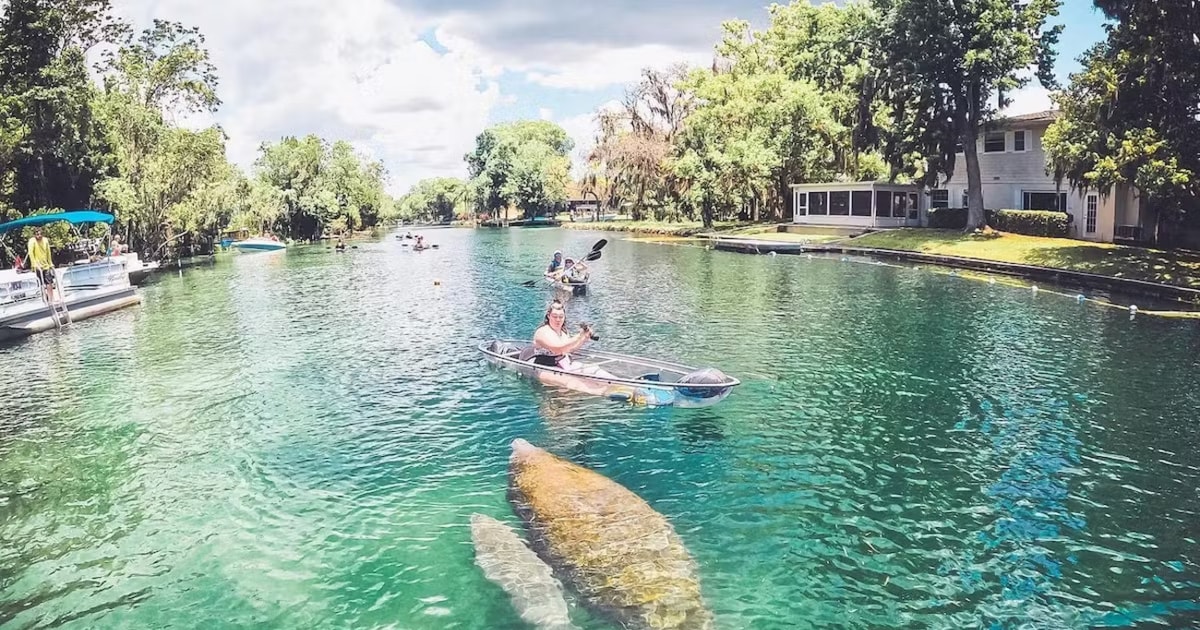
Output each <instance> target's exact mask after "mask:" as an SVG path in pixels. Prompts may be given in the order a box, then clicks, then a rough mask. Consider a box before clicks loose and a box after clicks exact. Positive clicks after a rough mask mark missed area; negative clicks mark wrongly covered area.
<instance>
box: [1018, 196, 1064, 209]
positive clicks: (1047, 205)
mask: <svg viewBox="0 0 1200 630" xmlns="http://www.w3.org/2000/svg"><path fill="white" fill-rule="evenodd" d="M1021 197H1022V199H1023V201H1022V204H1021V205H1022V207H1021V209H1022V210H1050V211H1057V212H1066V211H1067V193H1052V192H1029V191H1023V192H1022V193H1021Z"/></svg>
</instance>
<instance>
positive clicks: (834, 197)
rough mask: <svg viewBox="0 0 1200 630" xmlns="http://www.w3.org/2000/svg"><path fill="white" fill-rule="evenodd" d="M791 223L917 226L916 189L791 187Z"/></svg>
mask: <svg viewBox="0 0 1200 630" xmlns="http://www.w3.org/2000/svg"><path fill="white" fill-rule="evenodd" d="M792 202H793V205H792V207H793V208H794V209H795V213H794V215H793V221H794V222H795V223H807V224H810V225H846V226H856V227H904V226H917V225H920V224H921V212H922V207H921V193H920V190H919V189H918V188H917V187H916V186H909V185H904V184H889V183H887V182H846V183H822V184H793V185H792Z"/></svg>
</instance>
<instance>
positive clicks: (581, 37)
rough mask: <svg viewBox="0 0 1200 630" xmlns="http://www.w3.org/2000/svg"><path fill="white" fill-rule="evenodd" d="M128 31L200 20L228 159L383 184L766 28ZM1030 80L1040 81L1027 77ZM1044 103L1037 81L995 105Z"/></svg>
mask: <svg viewBox="0 0 1200 630" xmlns="http://www.w3.org/2000/svg"><path fill="white" fill-rule="evenodd" d="M113 4H114V9H115V10H116V12H117V13H118V14H120V15H121V16H122V17H124V18H125V19H127V20H128V21H130V22H131V23H132V24H133V26H134V28H136V29H139V30H140V29H142V28H147V27H149V26H150V25H151V23H152V21H153V20H154V19H164V20H173V21H179V22H182V23H184V24H185V25H187V26H197V27H199V28H200V30H201V32H202V33H203V34H204V35H205V37H206V40H207V41H206V43H207V46H208V49H209V52H210V54H211V56H212V61H213V63H214V64H215V65H216V66H217V73H218V76H219V77H220V87H219V90H218V93H219V95H220V97H221V99H222V101H223V104H222V106H221V108H220V109H219V110H218V111H217V112H216V113H215V114H213V115H208V114H204V115H193V116H187V117H181V118H180V119H179V120H178V121H177V122H179V123H180V124H185V125H187V126H192V127H201V126H206V125H209V124H212V123H214V122H216V123H219V124H220V125H221V126H222V127H223V128H224V129H225V132H226V134H228V136H229V142H228V145H227V151H228V155H229V159H230V160H232V161H233V162H234V163H236V164H238V165H239V166H242V167H244V168H250V167H251V166H252V164H253V162H254V159H255V157H256V155H257V152H258V147H259V146H260V144H261V143H263V142H273V141H276V140H278V139H279V138H281V137H283V136H287V135H297V136H299V135H306V134H309V133H315V134H317V135H319V136H321V137H324V138H326V139H329V140H337V139H345V140H349V141H351V142H352V143H353V144H354V145H355V147H356V148H357V149H358V150H359V151H361V152H362V153H364V154H365V155H367V156H369V157H371V158H373V159H379V160H381V161H383V163H384V166H385V167H386V168H387V169H388V172H389V179H390V181H389V186H388V188H389V192H391V193H392V194H394V195H399V194H402V193H404V192H405V191H407V190H408V189H409V187H411V186H412V184H414V183H415V182H416V181H418V180H420V179H424V178H426V177H443V176H448V177H461V176H465V175H466V166H465V164H464V163H463V159H462V158H463V155H464V154H465V153H467V152H469V151H470V150H471V149H472V147H473V145H474V139H475V136H476V135H477V134H478V133H479V132H480V131H482V130H483V129H484V128H486V127H487V126H488V125H490V124H494V123H498V122H503V121H508V120H517V119H522V118H541V119H546V120H551V121H553V122H556V123H558V124H560V125H562V126H563V128H564V129H566V130H567V132H568V133H569V134H571V136H572V137H573V138H574V139H575V142H576V149H575V151H574V155H572V158H573V159H575V160H576V161H577V162H580V161H582V156H583V155H584V154H585V153H586V151H587V150H588V148H589V147H590V146H591V144H592V142H593V138H594V135H595V122H594V114H595V112H596V111H597V109H598V108H601V107H604V106H606V105H609V104H611V103H613V102H614V101H615V100H616V99H619V98H620V97H621V95H622V93H623V91H624V89H625V87H626V86H627V85H629V84H630V83H633V82H635V81H636V80H637V78H638V75H639V73H640V71H641V69H642V68H644V67H666V66H668V65H671V64H673V63H677V62H686V63H691V64H698V65H705V66H707V65H709V64H710V63H711V61H712V51H713V46H714V44H715V43H716V41H717V39H718V38H719V36H720V28H721V22H722V21H723V20H728V19H733V18H738V19H745V20H748V21H750V22H751V24H753V25H755V26H756V27H763V26H765V25H766V23H767V11H766V8H765V7H766V5H767V3H766V2H764V1H763V0H651V1H649V2H647V1H645V0H609V1H608V2H605V3H603V5H602V4H601V3H592V2H586V3H585V2H571V1H569V0H568V1H563V0H558V1H555V0H523V1H515V0H486V1H485V0H457V1H454V2H444V1H442V0H340V1H337V0H205V1H204V2H196V1H195V0H114V3H113ZM1063 4H1064V7H1063V10H1062V14H1061V15H1060V16H1059V19H1058V22H1059V23H1062V24H1064V25H1066V30H1065V31H1064V33H1063V36H1062V41H1061V43H1060V46H1059V62H1058V64H1057V66H1056V71H1057V74H1058V75H1059V76H1060V78H1061V79H1062V80H1063V82H1064V83H1065V81H1066V77H1067V75H1068V73H1070V72H1072V71H1074V70H1076V69H1078V63H1077V62H1076V59H1077V58H1078V57H1079V55H1080V54H1082V53H1083V51H1084V50H1086V49H1087V48H1088V47H1090V46H1091V45H1092V44H1094V43H1095V42H1097V41H1099V40H1100V39H1101V38H1102V37H1103V34H1104V33H1103V19H1102V16H1101V15H1100V14H1099V13H1097V12H1095V11H1094V9H1093V8H1092V3H1091V2H1090V1H1089V0H1064V2H1063ZM1035 83H1036V82H1035ZM1048 107H1049V96H1048V94H1047V93H1046V91H1045V90H1044V89H1042V88H1041V87H1040V86H1036V85H1035V86H1031V87H1029V88H1027V89H1025V90H1023V91H1022V92H1020V93H1017V94H1016V95H1015V99H1014V103H1013V106H1012V107H1011V108H1010V109H1009V110H1008V112H1007V113H1010V114H1019V113H1026V112H1031V111H1038V110H1042V109H1046V108H1048Z"/></svg>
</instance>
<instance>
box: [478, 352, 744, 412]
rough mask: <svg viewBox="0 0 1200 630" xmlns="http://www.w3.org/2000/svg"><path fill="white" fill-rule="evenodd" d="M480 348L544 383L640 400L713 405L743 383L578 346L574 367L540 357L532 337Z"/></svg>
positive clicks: (712, 370)
mask: <svg viewBox="0 0 1200 630" xmlns="http://www.w3.org/2000/svg"><path fill="white" fill-rule="evenodd" d="M479 350H480V352H482V353H483V354H484V356H486V357H487V359H488V361H491V362H492V363H493V364H496V365H498V366H500V367H504V368H508V369H511V370H515V371H516V372H519V373H521V374H524V375H525V376H529V377H532V378H536V379H537V380H538V381H540V382H542V383H543V384H546V385H551V386H556V387H564V388H567V389H572V390H575V391H581V392H584V393H588V394H593V395H597V396H603V397H605V398H609V399H612V400H619V401H622V402H629V403H632V404H635V405H646V406H651V407H668V406H675V407H707V406H709V405H715V404H717V403H719V402H721V401H722V400H724V399H725V397H726V396H728V395H729V392H730V391H732V390H733V388H734V387H736V386H737V385H740V384H741V381H739V380H737V379H736V378H733V377H731V376H727V375H725V374H724V373H722V372H721V371H720V370H718V369H716V368H694V367H688V366H686V365H680V364H678V363H670V362H667V361H659V360H657V359H647V358H643V357H635V356H630V355H624V354H617V353H615V352H601V351H598V350H577V351H575V352H573V353H571V356H570V359H571V366H570V368H571V369H569V370H566V369H562V368H561V367H559V366H557V365H543V364H540V363H534V359H535V358H536V356H537V353H536V351H535V350H534V348H533V345H532V344H531V343H530V342H529V341H520V340H513V339H496V340H493V341H489V342H487V343H484V344H482V345H480V346H479Z"/></svg>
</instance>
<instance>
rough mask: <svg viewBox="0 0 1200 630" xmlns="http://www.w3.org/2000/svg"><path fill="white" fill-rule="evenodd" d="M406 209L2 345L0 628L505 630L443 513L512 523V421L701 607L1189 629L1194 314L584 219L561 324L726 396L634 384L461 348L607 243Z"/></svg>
mask: <svg viewBox="0 0 1200 630" xmlns="http://www.w3.org/2000/svg"><path fill="white" fill-rule="evenodd" d="M428 234H429V236H430V238H431V240H432V241H433V242H436V243H439V245H440V248H439V249H438V250H435V251H425V252H410V251H407V249H406V248H403V247H401V245H400V243H399V242H398V241H395V240H393V239H391V237H390V236H389V237H388V238H387V239H384V240H379V241H373V242H360V243H358V245H357V249H353V250H350V251H349V252H347V253H345V254H337V253H335V252H332V251H329V250H326V249H325V248H323V247H316V246H314V247H307V248H294V249H292V250H291V251H288V252H286V253H276V254H271V253H266V254H238V255H232V256H229V257H228V258H226V259H223V260H220V261H219V262H218V263H217V264H215V265H213V266H211V267H207V268H197V269H192V270H186V271H185V272H183V273H182V274H164V275H162V276H160V277H159V278H158V279H156V280H155V281H154V282H153V283H152V284H150V285H148V286H146V287H144V288H143V289H142V291H143V295H144V298H145V301H144V304H143V305H142V306H141V307H137V308H133V309H127V310H125V311H122V312H118V313H114V314H110V315H107V316H104V317H100V318H96V319H92V320H88V321H84V322H79V323H77V324H75V325H73V326H72V327H71V328H69V329H68V330H66V331H64V332H62V333H47V334H43V335H39V336H36V337H34V338H31V339H28V340H26V341H23V342H20V343H17V344H13V345H8V346H3V347H0V392H2V399H0V626H3V627H6V628H7V627H13V628H35V627H38V628H40V627H70V628H93V627H99V628H111V627H142V628H150V627H155V628H191V627H205V628H222V627H229V628H246V627H270V628H350V627H354V628H375V627H378V628H382V627H392V628H406V629H408V628H522V627H523V626H522V625H521V623H520V620H519V619H518V617H517V615H516V612H515V611H514V610H513V609H512V607H511V605H510V604H509V602H508V600H507V598H506V596H505V594H504V593H503V592H502V591H501V590H500V589H499V588H497V587H495V586H493V585H492V584H491V583H490V582H488V581H487V580H485V579H484V577H483V575H482V573H481V572H480V571H479V570H478V568H476V567H475V566H474V564H473V550H472V547H471V544H470V531H469V527H468V520H469V517H470V515H471V513H473V512H482V513H485V514H489V515H492V516H495V517H498V518H501V519H502V520H505V521H507V522H510V523H515V519H514V517H513V515H512V512H511V509H510V508H509V506H508V505H507V503H506V499H505V484H506V460H507V457H508V453H509V448H508V444H509V442H510V441H511V440H512V439H514V438H517V437H522V438H525V439H527V440H529V441H531V442H533V443H534V444H537V445H539V446H543V447H545V448H547V449H549V450H551V451H553V452H555V453H557V454H559V455H561V456H563V457H566V458H569V459H570V460H571V461H574V462H576V463H578V464H582V465H584V466H588V467H590V468H593V469H595V470H597V471H600V472H602V473H603V474H605V475H607V476H609V477H610V478H612V479H614V480H616V481H618V482H620V483H621V484H623V485H625V486H626V487H628V488H630V489H631V490H633V491H634V492H636V493H638V494H639V495H640V496H642V497H643V498H644V499H646V501H648V502H649V503H650V505H652V506H653V507H654V508H655V509H656V510H658V511H659V512H661V513H663V514H664V515H666V516H667V517H668V518H669V519H670V520H671V521H672V523H673V524H674V526H675V528H676V530H677V531H678V533H679V535H680V536H681V538H682V539H683V541H684V543H685V544H686V545H687V547H688V548H689V550H690V551H691V553H692V555H693V556H694V557H695V558H696V560H697V562H698V564H699V571H700V579H701V583H702V587H703V591H704V596H705V598H706V601H707V602H708V605H709V607H710V608H711V609H712V610H713V612H714V614H715V615H716V618H717V621H718V627H721V628H823V627H846V628H902V627H903V628H915V627H929V628H1015V627H1039V628H1041V627H1045V628H1084V627H1187V626H1193V625H1195V624H1200V605H1198V604H1197V602H1198V601H1200V545H1198V544H1197V537H1198V536H1200V519H1198V511H1200V492H1198V490H1197V487H1198V486H1200V418H1198V416H1200V414H1198V413H1197V411H1198V410H1200V360H1198V358H1197V357H1198V356H1200V328H1198V327H1197V326H1196V325H1195V323H1193V322H1187V321H1182V322H1181V321H1176V320H1165V319H1156V318H1152V317H1146V316H1139V317H1138V318H1136V319H1133V320H1130V318H1129V316H1128V315H1127V314H1125V313H1123V312H1121V311H1118V310H1115V309H1106V308H1101V307H1098V306H1095V305H1090V304H1078V303H1076V302H1075V301H1074V300H1071V299H1064V298H1061V297H1058V296H1054V295H1047V294H1045V293H1044V292H1043V293H1040V294H1039V293H1034V292H1031V291H1028V290H1022V289H1016V288H1011V287H1006V286H1003V285H990V284H988V283H986V282H977V281H973V280H969V279H966V278H961V277H953V276H950V275H948V274H945V273H935V272H934V271H933V270H931V269H913V268H911V267H909V268H904V267H894V266H889V265H874V264H860V263H857V262H843V261H841V260H839V259H837V258H816V259H811V260H810V259H807V258H803V257H790V256H778V257H770V256H761V257H758V256H743V255H738V254H729V253H721V252H712V251H706V250H704V249H701V248H696V247H672V246H665V245H656V244H648V243H638V242H632V241H623V240H618V238H619V237H615V236H613V235H608V238H609V239H610V240H611V241H612V242H611V243H610V244H609V246H608V247H607V248H606V249H605V250H603V251H604V253H603V259H602V260H601V261H599V262H597V263H596V264H595V265H594V269H595V274H594V280H593V285H592V289H591V292H590V294H589V295H588V296H586V297H580V298H575V299H573V300H572V301H571V302H570V303H569V304H568V310H569V311H570V316H569V317H570V319H571V320H573V321H576V322H578V321H583V320H587V321H591V322H594V324H595V327H596V330H597V334H599V335H601V337H602V341H601V343H600V344H599V347H601V348H603V349H607V350H612V351H617V352H627V353H631V354H640V355H646V356H653V357H661V358H668V359H674V360H677V361H680V362H683V363H687V364H690V365H712V366H716V367H719V368H720V369H722V370H723V371H725V372H727V373H729V374H731V375H734V376H737V377H739V378H741V379H742V381H743V383H744V384H743V385H742V386H740V387H738V388H737V389H735V390H734V392H733V394H732V395H730V397H729V398H728V399H726V400H725V401H724V402H722V403H720V404H719V405H717V406H714V407H710V408H705V409H673V408H667V409H645V408H632V407H627V406H623V405H621V404H619V403H615V402H611V401H607V400H600V399H593V398H588V397H585V396H583V395H579V394H574V393H570V392H558V391H554V390H550V389H547V388H545V387H543V386H541V385H537V384H534V383H532V382H530V381H528V380H525V379H522V378H521V377H519V376H517V375H514V374H511V373H509V372H505V371H500V370H498V369H496V368H494V367H491V366H489V365H487V364H486V363H484V362H482V361H481V360H480V356H479V353H478V352H477V350H476V346H477V345H478V344H479V343H480V342H482V341H483V340H485V339H488V338H490V337H493V336H516V337H523V336H528V335H530V334H531V333H532V331H533V329H534V327H535V326H536V324H537V323H539V321H540V319H541V314H542V312H543V309H544V308H545V305H546V301H547V298H548V297H549V294H548V292H547V290H546V289H544V288H542V287H537V288H532V289H531V288H526V287H522V286H521V282H522V281H524V280H529V279H533V278H537V277H538V275H539V272H540V269H541V268H542V267H543V266H544V264H545V261H546V259H547V257H548V255H549V253H550V252H551V251H553V250H554V249H558V248H561V249H564V250H566V251H567V253H568V255H570V254H571V253H572V252H578V253H579V254H582V253H584V252H586V251H587V249H588V248H589V247H590V245H591V243H592V242H593V241H594V240H595V239H596V238H599V236H600V235H596V234H589V233H583V232H573V231H564V230H555V229H549V230H534V229H526V230H520V229H512V230H505V231H499V230H497V231H470V230H438V231H429V232H428ZM572 605H573V615H574V618H575V620H576V622H577V623H578V624H579V625H580V626H581V627H584V628H605V627H608V626H605V625H604V623H605V622H604V621H602V620H599V619H595V618H592V617H591V616H590V615H589V614H588V612H587V611H586V610H584V609H581V608H580V607H578V606H575V605H574V600H573V598H572Z"/></svg>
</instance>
